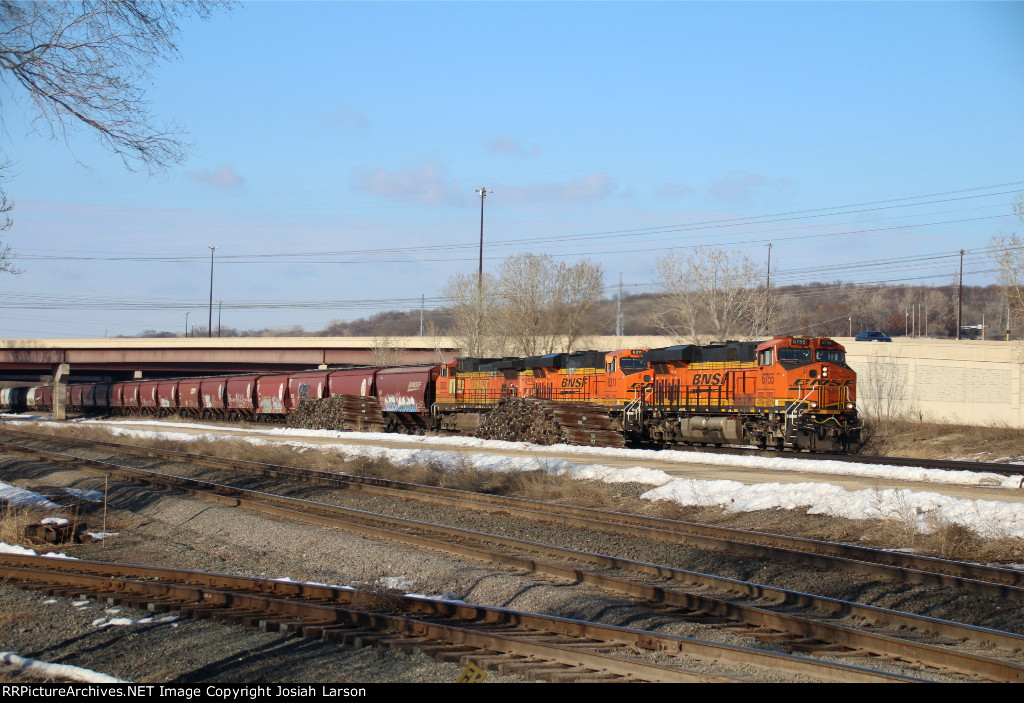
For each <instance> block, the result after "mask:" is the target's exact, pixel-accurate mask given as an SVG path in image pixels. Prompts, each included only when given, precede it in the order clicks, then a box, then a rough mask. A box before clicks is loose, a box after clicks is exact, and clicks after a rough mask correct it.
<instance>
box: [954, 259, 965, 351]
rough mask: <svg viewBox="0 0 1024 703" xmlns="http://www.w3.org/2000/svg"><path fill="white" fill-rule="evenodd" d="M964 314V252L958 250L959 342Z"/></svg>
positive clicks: (957, 308) (957, 303)
mask: <svg viewBox="0 0 1024 703" xmlns="http://www.w3.org/2000/svg"><path fill="white" fill-rule="evenodd" d="M963 314H964V250H963V249H961V250H960V284H959V285H958V286H957V291H956V338H957V341H960V326H961V320H962V318H963Z"/></svg>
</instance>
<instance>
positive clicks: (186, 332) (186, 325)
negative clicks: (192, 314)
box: [185, 310, 188, 339]
mask: <svg viewBox="0 0 1024 703" xmlns="http://www.w3.org/2000/svg"><path fill="white" fill-rule="evenodd" d="M185 339H188V310H186V311H185Z"/></svg>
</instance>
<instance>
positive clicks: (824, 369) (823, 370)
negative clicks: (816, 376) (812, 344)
mask: <svg viewBox="0 0 1024 703" xmlns="http://www.w3.org/2000/svg"><path fill="white" fill-rule="evenodd" d="M821 377H822V378H828V367H827V366H822V367H821Z"/></svg>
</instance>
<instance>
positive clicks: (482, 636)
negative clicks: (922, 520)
mask: <svg viewBox="0 0 1024 703" xmlns="http://www.w3.org/2000/svg"><path fill="white" fill-rule="evenodd" d="M0 577H2V578H3V579H5V580H9V581H12V582H15V583H17V584H18V585H20V586H21V587H23V588H30V589H36V590H40V591H42V592H44V593H45V594H46V595H51V596H62V597H82V596H84V597H88V598H92V599H96V600H103V601H106V602H107V603H108V604H110V605H122V606H130V607H134V608H143V609H147V610H150V611H176V612H179V613H181V614H182V615H183V616H186V617H192V618H197V619H210V620H216V621H218V622H223V623H227V624H238V625H243V626H247V627H255V628H259V629H260V630H263V631H267V632H281V633H291V634H296V635H300V636H303V637H310V638H316V639H321V640H325V641H329V642H338V643H341V644H348V645H352V646H355V647H360V646H377V647H391V648H394V649H400V650H403V651H406V652H412V653H423V654H427V655H428V656H431V657H433V658H434V659H436V660H439V661H454V662H458V663H460V664H463V665H467V664H470V663H472V664H475V665H477V666H480V667H482V668H486V669H492V670H496V671H498V672H500V673H503V674H510V673H514V674H521V675H523V676H525V677H527V678H531V679H539V680H545V681H556V682H588V683H606V682H618V681H642V682H660V683H681V682H731V681H732V682H737V681H744V680H746V679H744V678H738V677H736V676H729V675H717V674H709V673H706V672H704V671H700V670H698V667H706V666H707V665H708V664H709V663H714V664H716V665H718V664H723V663H724V664H726V665H730V666H743V667H746V666H758V667H766V668H772V669H775V670H783V671H789V672H791V673H800V674H803V675H806V676H808V677H811V678H812V679H817V680H825V681H843V682H850V683H854V682H900V681H914V680H915V679H914V678H912V677H907V676H900V675H894V674H887V673H883V672H877V671H871V670H868V669H863V668H859V667H854V666H849V665H845V664H835V663H829V662H815V661H810V660H807V659H805V658H802V657H794V656H791V655H786V654H781V653H773V652H765V651H758V650H750V649H746V648H743V647H736V646H731V645H726V644H721V643H716V642H709V641H705V640H696V639H692V638H686V637H679V636H676V635H669V634H661V633H655V632H648V631H643V630H635V629H630V628H624V627H615V626H611V625H604V624H600V623H594V622H588V621H583V620H573V619H569V618H559V617H551V616H546V615H540V614H536V613H524V612H520V611H514V610H508V609H504V608H487V607H482V606H475V605H466V604H459V603H453V602H451V601H445V600H434V599H429V598H422V597H415V598H412V597H403V596H395V595H387V596H383V595H381V594H379V593H367V592H363V591H357V590H353V589H350V588H340V587H332V586H325V585H321V584H304V583H298V582H294V581H289V582H281V581H274V580H268V579H257V578H248V577H241V576H233V575H227V574H213V573H207V572H194V571H183V570H177V569H166V568H159V567H152V566H140V565H131V564H114V563H108V562H96V561H84V560H75V561H67V560H62V559H61V560H58V559H52V558H48V557H22V556H10V555H0ZM652 653H656V656H652ZM651 658H657V659H658V661H649V659H651Z"/></svg>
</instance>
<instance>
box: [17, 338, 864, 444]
mask: <svg viewBox="0 0 1024 703" xmlns="http://www.w3.org/2000/svg"><path fill="white" fill-rule="evenodd" d="M65 392H66V408H67V410H68V411H69V412H82V413H100V414H114V415H141V416H153V417H160V416H168V415H178V416H180V417H187V418H199V419H226V420H232V419H235V420H253V421H256V422H282V421H285V420H286V419H287V418H288V417H289V416H290V415H291V414H292V413H294V412H295V411H296V410H297V409H298V408H299V406H300V405H301V404H302V403H303V402H304V401H306V400H310V401H316V400H322V399H327V398H332V397H335V396H344V397H345V400H346V402H348V401H349V400H352V401H358V402H357V403H356V406H357V407H356V406H354V409H353V413H354V414H355V415H354V416H353V418H354V419H353V421H352V422H351V423H350V424H345V423H348V422H349V421H348V420H345V421H344V422H343V424H342V425H341V426H339V427H338V429H353V428H361V427H363V426H364V424H365V423H363V422H362V420H365V419H366V418H367V417H370V415H368V414H367V413H371V414H372V417H373V424H374V426H375V427H383V428H386V429H387V430H389V431H398V432H409V433H422V432H427V431H448V432H458V433H462V434H472V433H474V432H476V431H477V430H478V428H480V426H481V419H482V418H483V417H484V415H485V414H486V413H488V412H490V411H492V410H494V409H495V408H496V407H497V406H498V405H499V403H502V402H503V401H505V400H506V399H510V398H516V399H532V400H536V401H539V402H540V403H541V404H548V405H554V406H555V407H559V406H561V407H562V409H566V406H567V405H568V404H575V406H576V407H575V408H573V410H575V411H576V412H577V414H583V415H586V416H587V417H589V418H591V419H594V418H597V420H598V421H599V422H597V424H599V425H600V429H601V431H602V432H611V433H612V434H611V435H610V438H611V439H613V440H614V442H608V441H607V439H608V437H609V435H605V439H604V440H600V441H595V440H594V439H593V438H592V439H591V440H590V441H589V442H587V441H583V440H572V441H577V442H578V443H592V444H598V443H604V444H614V445H616V446H622V445H624V444H634V445H648V446H658V447H667V446H672V445H676V444H687V443H689V444H716V445H718V444H754V445H757V446H759V447H774V448H778V449H782V448H789V449H803V450H808V451H840V452H841V451H846V450H848V449H849V448H851V447H855V446H857V445H859V444H860V421H859V419H858V417H857V410H856V374H855V373H854V372H853V370H852V369H850V367H849V366H847V364H846V359H845V351H844V350H843V347H842V346H840V345H839V344H837V343H836V342H834V341H832V340H831V339H825V338H808V337H776V338H774V339H770V340H768V341H766V342H724V343H717V344H709V345H703V346H698V345H691V344H687V345H680V346H674V347H666V348H662V349H622V350H619V351H613V352H596V351H587V352H579V353H574V354H547V355H544V356H535V357H529V358H525V359H472V358H469V359H453V360H451V361H448V362H445V363H443V364H435V365H420V366H400V367H385V368H382V367H364V368H347V369H319V370H316V371H300V372H292V373H288V372H284V373H281V372H270V373H266V374H259V373H256V374H253V373H250V374H244V375H240V376H224V377H205V378H184V379H164V380H136V381H124V382H119V383H99V384H70V385H68V386H67V388H66V390H65ZM52 406H53V388H52V387H49V386H39V387H33V388H27V389H19V388H12V389H0V410H15V411H20V410H30V411H31V410H42V411H48V410H50V409H51V408H52ZM371 406H372V410H368V409H367V408H370V407H371ZM356 416H358V417H356ZM355 420H360V421H359V422H356V421H355ZM597 424H595V427H597ZM577 429H579V428H577Z"/></svg>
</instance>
